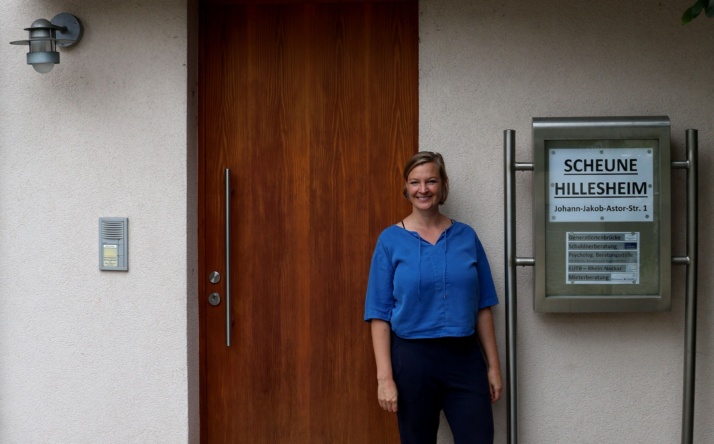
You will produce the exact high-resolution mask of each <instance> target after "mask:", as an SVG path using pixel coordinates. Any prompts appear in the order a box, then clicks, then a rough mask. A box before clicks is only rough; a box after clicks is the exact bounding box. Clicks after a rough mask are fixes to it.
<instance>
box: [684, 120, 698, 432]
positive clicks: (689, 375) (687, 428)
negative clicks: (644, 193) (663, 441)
mask: <svg viewBox="0 0 714 444" xmlns="http://www.w3.org/2000/svg"><path fill="white" fill-rule="evenodd" d="M698 151H699V148H698V141H697V130H694V129H690V130H687V161H688V168H687V259H688V261H687V262H688V263H687V289H686V299H685V323H684V328H685V333H684V342H685V344H684V345H685V353H684V396H683V408H682V444H693V442H694V375H695V368H696V351H697V242H698V239H697V238H698V231H699V225H698V204H699V202H698V200H699V196H698V194H697V189H698V182H699V179H698V176H697V175H698V171H697V170H698V164H697V159H698Z"/></svg>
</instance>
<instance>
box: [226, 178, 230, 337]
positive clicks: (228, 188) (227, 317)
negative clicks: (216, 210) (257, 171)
mask: <svg viewBox="0 0 714 444" xmlns="http://www.w3.org/2000/svg"><path fill="white" fill-rule="evenodd" d="M225 175H226V271H225V273H226V347H230V346H231V170H230V169H228V168H226V174H225Z"/></svg>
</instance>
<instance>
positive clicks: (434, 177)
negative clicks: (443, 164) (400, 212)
mask: <svg viewBox="0 0 714 444" xmlns="http://www.w3.org/2000/svg"><path fill="white" fill-rule="evenodd" d="M441 187H442V183H441V177H440V176H439V166H438V165H437V164H435V163H434V162H429V163H423V164H421V165H419V166H416V167H414V169H412V170H411V171H410V172H409V176H408V177H407V182H406V190H407V195H408V196H409V201H410V202H411V203H412V206H414V208H415V209H418V210H434V209H438V208H439V201H440V200H441Z"/></svg>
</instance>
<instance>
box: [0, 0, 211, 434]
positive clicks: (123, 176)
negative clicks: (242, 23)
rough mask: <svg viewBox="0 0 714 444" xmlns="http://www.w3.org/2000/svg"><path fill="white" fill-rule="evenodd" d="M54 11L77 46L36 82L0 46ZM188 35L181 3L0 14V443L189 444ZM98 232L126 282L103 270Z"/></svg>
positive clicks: (15, 0)
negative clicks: (117, 246) (70, 23)
mask: <svg viewBox="0 0 714 444" xmlns="http://www.w3.org/2000/svg"><path fill="white" fill-rule="evenodd" d="M60 12H69V13H72V14H75V15H76V16H78V17H79V18H80V19H81V20H82V22H83V23H84V26H85V29H84V37H83V40H82V41H81V42H80V43H79V45H78V46H77V47H75V48H71V49H68V50H61V51H60V52H61V64H60V65H58V66H56V67H55V68H54V70H53V71H52V72H51V73H49V74H45V75H40V74H38V73H36V72H34V70H33V69H32V68H31V67H29V66H28V65H26V64H25V52H26V48H25V47H19V46H11V45H9V44H8V42H9V41H11V40H20V39H26V38H27V33H26V32H25V31H23V28H25V27H28V26H30V24H31V23H32V22H33V21H34V20H35V19H37V18H47V19H51V18H52V17H53V16H54V15H55V14H57V13H60ZM186 28H187V7H186V0H146V1H143V0H139V1H132V2H121V1H114V0H99V1H59V0H58V1H54V0H52V1H50V0H45V1H25V0H5V1H3V2H1V3H0V59H2V60H3V64H2V67H0V442H2V443H40V442H47V443H69V442H72V443H139V442H142V443H148V442H154V443H159V442H163V443H179V442H188V441H189V439H190V437H192V436H193V437H195V436H197V435H196V434H197V432H198V430H197V427H195V425H196V419H197V415H195V410H194V411H193V413H190V409H189V399H195V396H196V395H195V389H197V379H195V378H196V372H195V368H196V363H195V359H197V350H195V349H194V350H190V349H191V347H195V346H194V344H195V343H196V342H197V338H196V335H195V331H194V332H193V333H190V334H189V332H188V331H187V330H189V329H191V328H194V327H195V319H196V314H195V311H196V310H195V306H196V304H195V302H194V301H195V299H193V298H195V291H194V290H193V287H195V285H193V286H191V285H189V282H190V281H191V280H192V279H194V278H193V275H192V273H193V270H194V269H195V267H194V264H195V260H196V259H195V257H196V254H195V208H190V209H189V205H188V204H187V200H188V199H189V198H193V199H195V192H194V189H195V185H194V182H195V166H194V165H195V160H193V158H192V157H189V156H188V155H187V153H188V152H191V153H192V156H194V157H195V154H193V153H194V150H193V148H191V150H190V151H189V150H188V149H187V147H188V146H192V147H193V146H195V144H192V142H191V141H189V140H188V139H187V137H188V136H187V134H191V133H190V132H187V108H188V104H189V102H190V100H189V99H187V97H189V94H187V76H188V74H187V73H188V72H189V71H187V40H188V38H187V33H186ZM191 100H193V99H191ZM188 114H189V115H193V113H192V112H190V111H189V112H188ZM193 116H194V117H195V115H193ZM194 122H195V119H194ZM194 122H192V124H193V125H194V127H195V123H194ZM193 136H194V137H195V131H194V132H193ZM191 169H193V172H192V173H191V174H193V177H191V176H190V175H189V173H188V171H189V170H191ZM188 177H191V179H190V180H188ZM100 216H123V217H128V218H129V271H128V272H102V271H99V270H98V265H97V261H98V258H97V255H98V253H97V251H98V247H97V236H98V234H97V225H98V218H99V217H100ZM190 224H193V226H192V227H191V225H190ZM191 228H194V230H193V232H192V231H191ZM187 233H189V234H188V235H187ZM192 249H193V251H191V250H192ZM189 356H191V358H189ZM194 357H195V358H194ZM191 378H194V379H193V380H192V379H191ZM189 387H192V389H191V390H189ZM194 388H195V389H194ZM194 404H196V405H197V403H194ZM190 414H192V415H193V417H194V418H196V419H193V420H192V421H189V419H188V418H189V415H190Z"/></svg>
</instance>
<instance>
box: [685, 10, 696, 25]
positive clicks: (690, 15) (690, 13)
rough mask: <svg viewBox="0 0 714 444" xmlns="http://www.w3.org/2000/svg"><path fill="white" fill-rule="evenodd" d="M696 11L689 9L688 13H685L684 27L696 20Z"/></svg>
mask: <svg viewBox="0 0 714 444" xmlns="http://www.w3.org/2000/svg"><path fill="white" fill-rule="evenodd" d="M694 17H696V16H695V15H694V10H693V9H692V8H687V10H686V11H684V14H682V25H686V24H687V23H689V22H691V21H692V20H694Z"/></svg>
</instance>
